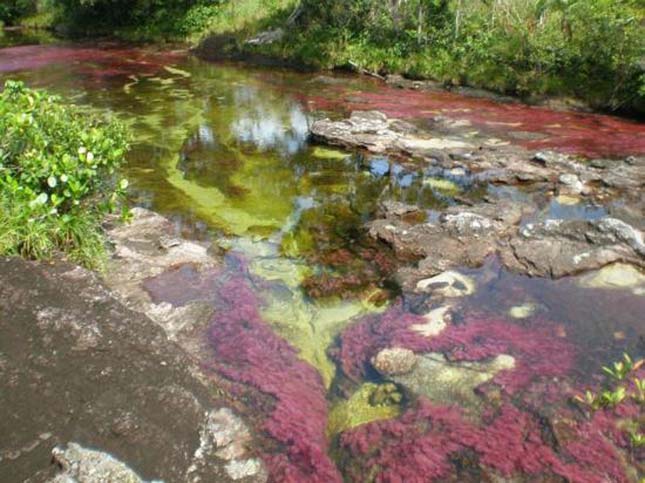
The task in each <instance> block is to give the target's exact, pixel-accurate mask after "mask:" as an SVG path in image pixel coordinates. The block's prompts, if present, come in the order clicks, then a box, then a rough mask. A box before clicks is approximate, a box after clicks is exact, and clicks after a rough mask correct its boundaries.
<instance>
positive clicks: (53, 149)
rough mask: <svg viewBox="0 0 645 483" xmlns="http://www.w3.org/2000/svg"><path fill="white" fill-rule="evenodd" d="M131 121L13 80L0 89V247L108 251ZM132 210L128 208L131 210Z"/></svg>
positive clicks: (88, 261)
mask: <svg viewBox="0 0 645 483" xmlns="http://www.w3.org/2000/svg"><path fill="white" fill-rule="evenodd" d="M127 148H128V135H127V132H126V129H125V127H124V126H123V125H122V124H121V123H119V122H117V121H114V120H105V119H102V118H99V117H95V116H91V115H88V114H87V113H86V112H83V111H81V110H80V108H77V107H74V106H68V105H64V104H63V103H62V102H61V100H60V99H59V98H56V97H53V96H51V95H49V94H47V93H46V92H43V91H38V90H31V89H28V88H26V87H24V85H23V84H21V83H19V82H12V81H8V82H7V83H6V84H5V86H4V90H3V92H2V93H1V94H0V255H21V256H24V257H26V258H35V259H49V258H52V257H53V256H55V255H57V254H61V253H62V254H64V255H66V256H67V257H68V258H70V260H73V261H75V262H78V263H81V264H83V265H85V266H86V267H90V268H100V266H101V265H102V262H103V260H104V259H105V253H106V252H105V240H104V237H103V232H102V229H101V224H102V222H103V220H104V217H105V215H107V214H108V213H111V212H113V211H114V210H115V208H116V207H117V205H118V204H119V202H120V201H121V199H122V197H123V195H124V192H125V189H126V188H127V181H126V180H123V179H118V177H117V174H116V169H117V168H118V167H119V165H120V164H121V163H122V161H123V159H124V155H125V152H126V150H127ZM124 214H125V213H124Z"/></svg>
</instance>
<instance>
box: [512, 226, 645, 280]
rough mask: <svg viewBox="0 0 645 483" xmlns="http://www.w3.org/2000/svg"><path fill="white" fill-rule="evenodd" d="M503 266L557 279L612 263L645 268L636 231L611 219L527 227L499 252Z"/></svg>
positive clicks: (640, 237) (644, 253)
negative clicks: (624, 263) (508, 246)
mask: <svg viewBox="0 0 645 483" xmlns="http://www.w3.org/2000/svg"><path fill="white" fill-rule="evenodd" d="M502 260H503V262H504V264H505V265H506V266H507V267H508V268H510V269H512V270H515V271H520V272H524V273H528V274H529V275H533V276H542V277H549V276H550V277H553V278H559V277H564V276H565V275H574V274H577V273H581V272H586V271H589V270H594V269H598V268H602V267H604V266H605V265H609V264H611V263H615V262H626V263H632V264H634V265H638V266H641V267H645V245H644V244H643V234H642V232H641V231H640V230H637V229H636V228H634V227H632V226H630V225H628V224H627V223H625V222H623V221H620V220H617V219H615V218H602V219H600V220H595V221H584V220H547V221H545V222H543V223H539V224H529V225H527V226H525V227H524V228H522V229H521V230H520V231H519V233H518V235H517V236H515V237H514V238H513V239H512V240H511V241H510V250H506V251H502Z"/></svg>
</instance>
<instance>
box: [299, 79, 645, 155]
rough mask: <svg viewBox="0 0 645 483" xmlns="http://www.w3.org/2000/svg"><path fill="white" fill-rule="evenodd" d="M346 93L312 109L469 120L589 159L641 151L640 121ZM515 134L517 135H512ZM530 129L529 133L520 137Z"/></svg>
mask: <svg viewBox="0 0 645 483" xmlns="http://www.w3.org/2000/svg"><path fill="white" fill-rule="evenodd" d="M347 94H348V93H345V96H343V97H342V98H341V99H339V100H334V99H330V98H329V97H328V96H325V95H322V96H321V95H316V96H313V97H311V98H309V105H310V106H311V107H312V108H317V109H327V110H332V109H338V108H342V109H345V110H346V111H348V112H351V111H355V110H378V111H381V112H384V113H385V114H387V115H388V116H390V117H396V118H403V119H418V120H432V118H434V117H437V116H442V117H447V118H450V119H454V120H467V121H470V122H471V123H472V124H473V126H474V127H476V128H477V129H480V130H482V132H485V133H487V134H489V135H492V136H497V137H500V138H502V139H505V140H508V141H511V142H513V143H514V144H519V145H522V146H524V147H526V148H528V149H535V150H539V149H554V150H557V151H561V152H565V153H568V154H578V155H582V156H586V157H590V158H598V157H610V158H614V157H625V156H629V155H640V154H645V125H644V124H643V123H639V122H635V121H630V120H627V119H622V118H619V117H616V116H610V115H604V114H590V113H579V112H573V111H555V110H551V109H548V108H545V107H536V106H528V105H525V104H522V103H519V102H517V103H501V102H496V101H493V100H490V99H482V98H476V97H468V96H464V95H459V94H456V93H452V92H422V91H414V90H402V89H396V88H392V87H388V86H381V87H380V88H377V89H376V90H373V91H368V92H351V96H349V97H348V96H347ZM514 133H518V135H517V136H513V134H514ZM522 133H531V134H533V136H523V135H522Z"/></svg>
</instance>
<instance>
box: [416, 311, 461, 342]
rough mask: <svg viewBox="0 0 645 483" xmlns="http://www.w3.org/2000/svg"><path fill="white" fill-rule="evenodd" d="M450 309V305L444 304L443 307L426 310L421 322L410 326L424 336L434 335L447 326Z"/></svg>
mask: <svg viewBox="0 0 645 483" xmlns="http://www.w3.org/2000/svg"><path fill="white" fill-rule="evenodd" d="M451 309H452V306H450V305H446V306H444V307H439V308H437V309H433V310H431V311H430V312H428V313H427V314H426V315H424V316H423V318H424V319H425V320H426V322H425V323H423V324H416V325H413V326H411V327H410V328H411V329H412V330H414V331H416V332H418V333H419V334H422V335H424V336H426V337H435V336H437V335H439V334H441V332H443V331H444V329H445V328H446V327H448V322H449V321H450V319H451V316H450V313H449V311H450V310H451Z"/></svg>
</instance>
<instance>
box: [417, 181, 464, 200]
mask: <svg viewBox="0 0 645 483" xmlns="http://www.w3.org/2000/svg"><path fill="white" fill-rule="evenodd" d="M423 184H424V185H426V186H429V187H430V188H431V189H432V190H433V191H437V192H438V193H440V194H442V195H446V196H456V195H458V194H459V193H461V191H462V190H461V187H460V186H459V185H458V184H457V183H455V182H454V181H450V180H448V179H444V178H426V179H424V180H423Z"/></svg>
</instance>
